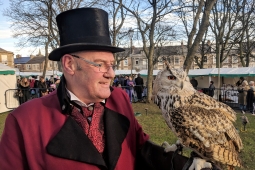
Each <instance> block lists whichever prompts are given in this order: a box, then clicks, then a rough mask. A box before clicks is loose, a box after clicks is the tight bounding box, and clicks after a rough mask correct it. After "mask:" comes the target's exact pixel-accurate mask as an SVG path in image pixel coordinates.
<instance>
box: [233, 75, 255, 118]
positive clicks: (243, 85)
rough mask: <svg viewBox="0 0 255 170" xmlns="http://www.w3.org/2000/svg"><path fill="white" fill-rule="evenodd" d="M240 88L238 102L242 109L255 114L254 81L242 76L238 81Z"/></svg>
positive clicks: (237, 84) (238, 87) (238, 88)
mask: <svg viewBox="0 0 255 170" xmlns="http://www.w3.org/2000/svg"><path fill="white" fill-rule="evenodd" d="M236 86H237V90H238V103H239V106H240V110H241V111H242V112H243V113H244V112H246V111H247V112H250V113H252V115H255V84H254V81H249V83H248V81H247V80H245V79H244V77H240V79H239V80H238V82H236Z"/></svg>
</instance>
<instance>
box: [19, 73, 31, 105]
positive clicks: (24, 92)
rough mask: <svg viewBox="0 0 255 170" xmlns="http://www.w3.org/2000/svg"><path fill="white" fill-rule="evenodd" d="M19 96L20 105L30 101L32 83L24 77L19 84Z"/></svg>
mask: <svg viewBox="0 0 255 170" xmlns="http://www.w3.org/2000/svg"><path fill="white" fill-rule="evenodd" d="M19 90H20V91H21V93H20V95H19V99H20V100H19V101H20V104H22V103H25V102H27V101H28V100H29V99H30V91H29V90H30V83H29V81H28V79H27V78H26V77H23V78H22V79H21V81H20V83H19Z"/></svg>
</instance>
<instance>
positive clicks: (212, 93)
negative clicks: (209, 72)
mask: <svg viewBox="0 0 255 170" xmlns="http://www.w3.org/2000/svg"><path fill="white" fill-rule="evenodd" d="M214 90H215V86H214V82H213V81H210V85H209V88H208V95H209V96H211V97H213V96H214Z"/></svg>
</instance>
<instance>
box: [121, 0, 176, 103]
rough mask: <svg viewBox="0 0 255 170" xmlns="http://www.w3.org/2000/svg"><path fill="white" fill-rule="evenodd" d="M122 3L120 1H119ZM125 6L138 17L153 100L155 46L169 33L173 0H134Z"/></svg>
mask: <svg viewBox="0 0 255 170" xmlns="http://www.w3.org/2000/svg"><path fill="white" fill-rule="evenodd" d="M118 3H120V2H118ZM122 5H123V7H124V8H125V9H126V10H127V11H128V12H129V13H130V14H131V15H132V16H133V17H134V18H135V19H136V22H137V30H138V32H139V33H140V36H141V39H142V43H143V51H144V53H145V56H146V57H147V59H148V76H147V90H148V95H147V102H151V101H150V98H151V92H152V81H153V61H154V57H155V55H154V48H155V44H156V43H157V40H160V39H161V38H159V37H163V36H166V35H167V32H169V27H168V26H167V25H168V24H169V23H167V16H168V15H169V14H170V13H171V12H172V11H174V9H173V8H172V1H157V0H148V1H138V0H137V1H134V3H133V4H132V5H130V6H127V5H126V4H122ZM161 25H162V27H161V28H162V29H161V31H160V34H156V32H155V31H156V28H158V29H159V27H160V26H161Z"/></svg>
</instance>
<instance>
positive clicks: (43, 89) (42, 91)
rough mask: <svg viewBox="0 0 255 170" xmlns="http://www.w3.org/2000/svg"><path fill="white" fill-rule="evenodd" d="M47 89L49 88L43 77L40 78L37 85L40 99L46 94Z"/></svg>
mask: <svg viewBox="0 0 255 170" xmlns="http://www.w3.org/2000/svg"><path fill="white" fill-rule="evenodd" d="M48 87H49V86H48V85H47V83H46V81H45V79H44V77H43V76H41V77H40V81H39V85H38V88H39V94H40V97H42V96H45V95H47V94H48Z"/></svg>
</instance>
